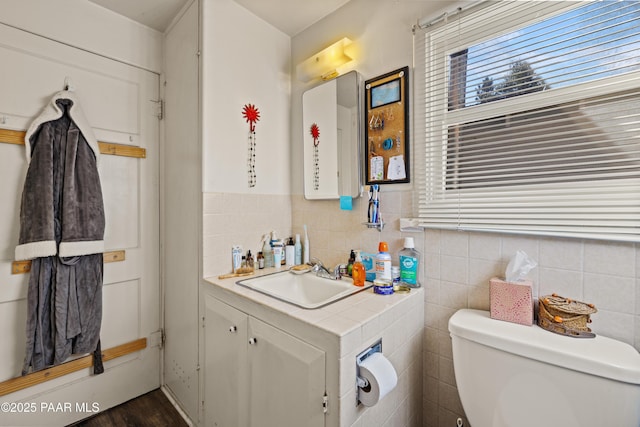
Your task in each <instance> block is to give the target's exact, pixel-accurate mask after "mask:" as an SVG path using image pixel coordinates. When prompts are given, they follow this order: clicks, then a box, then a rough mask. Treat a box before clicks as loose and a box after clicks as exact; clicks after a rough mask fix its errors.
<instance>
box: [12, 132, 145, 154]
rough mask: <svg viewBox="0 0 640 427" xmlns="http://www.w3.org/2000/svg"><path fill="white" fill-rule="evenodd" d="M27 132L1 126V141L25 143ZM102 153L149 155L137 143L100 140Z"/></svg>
mask: <svg viewBox="0 0 640 427" xmlns="http://www.w3.org/2000/svg"><path fill="white" fill-rule="evenodd" d="M25 134H26V132H25V131H23V130H12V129H2V128H0V142H4V143H7V144H18V145H24V136H25ZM98 146H99V147H100V153H101V154H109V155H112V156H124V157H135V158H138V159H144V158H146V157H147V150H146V149H145V148H142V147H137V146H135V145H126V144H115V143H112V142H101V141H98Z"/></svg>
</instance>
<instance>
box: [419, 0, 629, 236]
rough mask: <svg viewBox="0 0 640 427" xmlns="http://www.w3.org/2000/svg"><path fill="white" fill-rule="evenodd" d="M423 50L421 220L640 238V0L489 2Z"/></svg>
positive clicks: (426, 39) (433, 29)
mask: <svg viewBox="0 0 640 427" xmlns="http://www.w3.org/2000/svg"><path fill="white" fill-rule="evenodd" d="M415 59H416V70H415V81H414V90H415V91H416V92H415V98H414V99H415V130H414V132H415V135H416V136H415V138H416V172H417V173H416V176H417V181H418V185H419V187H420V198H419V224H420V225H422V226H424V227H436V228H449V229H463V230H485V231H499V232H513V233H523V234H542V235H555V236H575V237H585V238H601V239H609V240H624V241H640V2H636V1H597V2H506V1H502V2H488V3H486V4H485V3H483V4H480V5H477V6H474V7H473V8H471V9H469V10H467V11H462V12H460V13H456V14H453V15H452V16H450V17H449V18H448V19H444V20H442V21H441V22H439V23H436V24H435V25H432V26H426V28H416V40H415ZM423 161H424V167H422V162H423Z"/></svg>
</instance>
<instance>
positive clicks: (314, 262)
mask: <svg viewBox="0 0 640 427" xmlns="http://www.w3.org/2000/svg"><path fill="white" fill-rule="evenodd" d="M310 264H311V266H312V268H311V271H313V272H314V273H316V276H318V277H324V278H325V279H331V280H340V279H341V278H342V274H341V273H340V264H338V265H336V266H335V268H334V269H333V272H332V271H329V270H328V269H327V267H325V266H324V264H323V263H322V261H320V260H319V259H318V258H314V257H312V258H311V262H310Z"/></svg>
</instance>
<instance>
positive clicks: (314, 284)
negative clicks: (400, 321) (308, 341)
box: [236, 270, 373, 309]
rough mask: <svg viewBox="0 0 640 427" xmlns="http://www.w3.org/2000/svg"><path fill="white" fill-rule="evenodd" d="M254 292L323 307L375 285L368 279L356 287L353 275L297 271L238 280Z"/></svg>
mask: <svg viewBox="0 0 640 427" xmlns="http://www.w3.org/2000/svg"><path fill="white" fill-rule="evenodd" d="M236 283H237V284H238V285H241V286H246V287H247V288H250V289H253V290H254V291H258V292H261V293H263V294H266V295H269V296H271V297H273V298H277V299H279V300H282V301H286V302H288V303H291V304H295V305H297V306H299V307H302V308H308V309H312V308H319V307H322V306H325V305H327V304H331V303H332V302H335V301H338V300H340V299H342V298H345V297H348V296H349V295H353V294H355V293H358V292H360V291H363V290H365V289H367V288H370V287H371V286H373V284H372V283H369V282H365V285H364V286H363V287H358V286H354V285H353V282H352V280H351V279H350V278H343V279H339V280H331V279H326V278H324V277H318V276H316V275H315V274H314V273H312V272H310V273H305V274H293V273H291V272H289V271H288V270H285V271H280V272H277V273H272V274H267V275H265V276H260V277H253V278H251V279H244V280H240V281H238V282H236Z"/></svg>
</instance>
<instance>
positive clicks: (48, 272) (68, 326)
mask: <svg viewBox="0 0 640 427" xmlns="http://www.w3.org/2000/svg"><path fill="white" fill-rule="evenodd" d="M25 146H26V150H27V160H28V161H29V168H28V170H27V176H26V179H25V184H24V189H23V192H22V205H21V209H20V240H19V245H18V246H17V247H16V251H15V252H16V254H15V255H16V260H25V259H31V260H32V265H31V274H30V277H29V290H28V297H27V304H28V306H27V313H28V314H27V346H26V347H27V348H26V355H25V361H24V368H23V374H26V373H28V372H29V371H30V370H34V371H36V370H40V369H43V368H46V367H49V366H52V365H56V364H59V363H62V362H64V361H65V360H66V359H67V358H68V357H69V356H70V355H71V354H84V353H89V352H94V372H95V373H101V372H102V361H101V357H100V341H99V340H100V325H101V322H102V280H103V259H102V252H103V251H104V242H103V237H104V225H105V219H104V206H103V200H102V189H101V185H100V177H99V175H98V168H97V160H98V156H99V149H98V144H97V141H96V139H95V137H94V136H93V133H92V131H91V128H90V127H89V126H88V125H87V122H86V120H85V118H84V116H83V114H82V111H81V110H80V107H79V104H78V101H77V99H76V97H75V96H74V94H73V93H70V92H68V91H62V92H58V93H57V94H56V95H55V96H54V97H53V99H52V100H51V102H50V103H49V104H48V105H47V106H46V107H45V109H44V110H43V112H42V113H41V114H40V116H39V117H38V118H37V119H36V120H35V121H34V122H33V123H32V124H31V126H30V127H29V129H28V131H27V134H26V136H25Z"/></svg>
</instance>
